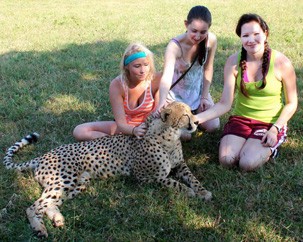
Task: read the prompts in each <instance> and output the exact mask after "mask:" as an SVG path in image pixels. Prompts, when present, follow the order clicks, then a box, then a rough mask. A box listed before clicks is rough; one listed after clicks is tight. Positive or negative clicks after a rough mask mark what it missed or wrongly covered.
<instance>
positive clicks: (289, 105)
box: [267, 52, 298, 145]
mask: <svg viewBox="0 0 303 242" xmlns="http://www.w3.org/2000/svg"><path fill="white" fill-rule="evenodd" d="M275 75H276V77H277V78H278V79H279V80H281V81H282V82H283V90H284V96H285V106H284V107H283V109H282V112H281V114H280V116H279V118H278V120H277V121H276V123H275V124H276V125H278V126H280V127H282V126H283V125H285V124H287V122H288V121H289V120H290V118H291V117H292V116H293V115H294V113H295V111H296V109H297V106H298V96H297V84H296V74H295V71H294V68H293V66H292V64H291V62H290V60H289V59H288V58H287V57H286V56H285V55H283V54H282V53H279V52H278V54H277V57H276V61H275ZM269 131H270V133H269V134H268V136H270V137H268V139H267V140H269V142H270V139H271V138H272V139H273V141H272V144H268V145H273V144H275V143H276V140H277V138H276V137H277V132H278V131H277V129H276V128H275V127H274V126H273V127H272V128H270V130H269Z"/></svg>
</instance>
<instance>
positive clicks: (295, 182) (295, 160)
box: [0, 38, 303, 241]
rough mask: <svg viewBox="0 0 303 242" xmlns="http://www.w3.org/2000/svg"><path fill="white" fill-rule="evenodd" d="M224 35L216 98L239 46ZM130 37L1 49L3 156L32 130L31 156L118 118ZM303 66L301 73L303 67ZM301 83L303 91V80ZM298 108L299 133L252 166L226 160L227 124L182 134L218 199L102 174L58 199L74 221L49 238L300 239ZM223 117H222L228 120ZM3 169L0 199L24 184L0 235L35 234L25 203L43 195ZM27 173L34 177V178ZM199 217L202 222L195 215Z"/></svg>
mask: <svg viewBox="0 0 303 242" xmlns="http://www.w3.org/2000/svg"><path fill="white" fill-rule="evenodd" d="M219 43H222V44H221V45H219V46H218V51H217V55H216V61H215V73H214V82H213V86H212V94H213V96H214V98H215V100H216V101H218V100H219V98H220V94H221V91H222V85H223V65H224V62H225V60H226V58H227V57H228V56H229V55H230V54H231V53H233V52H234V51H236V50H237V48H238V47H237V46H235V45H234V44H233V42H232V41H231V40H228V39H220V38H219ZM128 44H129V43H126V42H124V41H113V42H101V41H100V42H97V43H88V44H83V45H75V44H70V45H68V46H65V47H64V48H61V49H58V50H54V51H51V52H9V53H6V54H5V55H2V56H0V66H1V69H0V79H1V84H2V85H1V87H0V90H1V94H2V96H1V98H0V136H1V140H0V144H1V145H0V146H1V157H3V156H4V151H5V149H6V147H8V146H10V145H11V144H12V143H13V142H15V141H16V140H19V139H20V138H21V137H23V136H24V135H25V134H27V133H28V132H31V131H38V132H39V133H41V134H42V139H41V142H40V143H39V144H38V145H37V146H36V148H35V150H30V151H29V152H28V154H27V155H26V157H27V158H29V157H35V156H37V153H40V154H41V153H44V152H46V151H48V150H49V149H50V148H54V147H56V146H58V145H61V144H63V143H68V142H73V141H74V140H73V138H72V136H71V132H72V130H73V128H74V127H75V126H76V125H77V124H79V123H82V122H87V121H92V120H108V119H112V118H113V117H112V114H111V108H110V104H109V97H108V87H109V83H110V81H111V80H112V79H113V78H114V77H115V76H117V75H118V74H119V73H120V71H119V63H120V60H121V57H122V54H123V52H124V50H125V48H126V46H127V45H128ZM165 45H166V43H164V44H160V45H156V46H148V47H149V48H150V49H151V50H152V51H153V52H154V53H155V56H156V59H157V58H159V56H160V57H163V53H164V50H165ZM160 59H161V58H160ZM160 59H159V60H158V61H157V66H158V70H161V64H162V60H160ZM299 75H300V78H301V79H302V70H301V72H300V71H299ZM300 88H301V90H302V84H300ZM300 104H302V100H300ZM301 116H302V110H299V111H298V115H297V116H295V117H294V122H290V123H291V125H292V127H293V129H292V130H293V131H291V133H290V137H291V139H292V138H293V139H296V140H297V141H298V142H297V143H296V142H295V143H290V144H289V145H286V146H285V147H284V148H283V153H282V154H281V157H280V158H279V160H277V161H276V162H274V163H269V164H266V165H265V166H264V167H263V168H261V169H260V170H258V171H257V172H254V173H241V172H239V171H238V170H236V169H235V170H227V169H223V168H222V167H220V166H219V164H218V161H217V157H218V141H219V140H220V133H221V132H220V131H217V132H215V133H213V134H202V135H201V133H197V134H196V135H195V137H194V138H193V140H192V142H189V143H185V144H184V157H185V160H186V161H187V162H188V164H189V166H190V168H191V169H192V171H193V173H194V174H195V175H196V176H197V178H198V179H199V180H201V181H202V182H203V183H204V184H205V187H206V188H207V189H209V190H210V191H212V192H213V194H214V200H213V202H211V203H203V202H200V201H198V200H197V199H192V200H191V199H184V198H183V197H180V196H178V195H176V194H174V193H171V192H170V191H168V190H167V189H161V188H159V187H156V188H154V187H153V186H147V187H146V188H142V187H139V189H138V188H137V187H136V182H135V181H133V180H131V181H130V182H129V181H128V180H126V181H127V182H125V179H124V178H121V179H117V180H114V181H113V180H110V181H109V183H113V184H111V185H109V183H107V182H99V183H98V182H97V184H93V186H92V188H91V189H92V190H90V192H88V193H84V194H83V195H81V196H80V197H78V198H76V199H75V200H73V201H68V202H66V205H64V206H63V207H62V208H61V211H62V212H63V214H64V215H65V216H66V218H67V226H66V227H65V228H64V229H63V230H55V229H52V230H51V232H52V233H54V235H52V239H53V240H56V241H65V240H66V239H70V240H72V239H71V238H74V239H75V240H87V239H88V238H89V239H90V240H92V241H98V240H97V239H96V238H106V239H104V241H123V240H124V241H125V239H126V240H127V239H129V241H133V240H134V239H135V240H137V241H143V240H147V241H197V240H199V239H201V238H202V239H204V240H205V241H207V240H208V241H232V240H238V241H240V240H249V239H248V238H255V239H256V240H262V239H265V240H267V239H276V238H284V239H286V240H287V239H290V240H295V239H298V238H300V236H301V234H300V231H302V229H303V222H302V219H301V216H300V214H302V197H303V194H302V192H301V191H303V189H302V188H303V187H302V186H303V181H302V177H303V176H302V174H303V171H302V155H300V154H302V153H303V150H302V138H301V137H302V129H301V125H300V124H301V123H300V122H299V120H300V117H301ZM225 120H226V116H224V117H223V118H222V121H221V126H223V124H224V123H225ZM22 154H24V153H22ZM22 154H21V156H22ZM289 157H291V158H289ZM300 157H301V160H299V159H300ZM289 161H290V163H289ZM290 164H291V166H290ZM1 173H3V174H4V173H5V175H4V176H2V178H1V179H2V180H1V181H2V182H1V189H0V205H1V207H0V208H3V207H5V206H6V204H7V201H8V200H9V198H10V197H11V195H12V193H21V194H22V197H23V198H24V200H22V201H20V202H19V203H18V206H17V207H16V208H15V209H13V210H11V215H8V217H7V219H6V220H5V221H3V220H2V221H1V226H0V228H1V230H0V232H1V233H0V237H1V238H8V239H12V240H16V241H17V240H18V239H20V238H22V239H23V240H25V239H28V238H30V237H31V238H32V235H31V232H30V230H29V228H28V227H27V220H26V218H25V213H24V209H25V208H26V207H28V206H29V205H30V204H31V203H32V202H33V201H34V200H35V198H37V195H33V194H30V193H28V192H24V191H23V188H24V189H26V184H25V185H24V186H23V187H22V186H21V187H16V186H12V184H13V183H15V182H16V179H20V177H18V176H16V175H13V174H10V173H9V172H7V171H5V169H4V168H1ZM287 177H289V178H291V179H290V180H289V179H287ZM28 179H29V180H27V181H30V183H31V182H32V178H28ZM16 183H18V182H16ZM25 183H26V181H25ZM104 185H105V186H104ZM8 187H9V188H11V189H7V188H8ZM94 189H97V190H98V191H97V192H96V194H94V192H92V191H93V190H94ZM124 190H125V191H124ZM83 208H84V209H85V210H83ZM277 211H278V212H277ZM78 214H79V215H78ZM125 214H126V215H125ZM199 218H200V220H201V221H202V222H201V224H199V222H197V221H199ZM204 219H205V220H204ZM207 220H209V221H207ZM193 223H196V224H193ZM49 227H50V224H49ZM256 231H257V232H256ZM262 231H263V232H262ZM264 231H265V232H264ZM1 234H2V235H3V236H1ZM20 234H21V235H20ZM103 236H105V237H103ZM77 238H80V239H77ZM33 240H34V239H33Z"/></svg>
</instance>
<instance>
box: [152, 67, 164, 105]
mask: <svg viewBox="0 0 303 242" xmlns="http://www.w3.org/2000/svg"><path fill="white" fill-rule="evenodd" d="M161 77H162V73H161V72H157V73H156V74H155V77H154V79H153V81H152V92H153V97H154V100H155V104H154V107H155V108H157V107H158V105H159V86H160V81H161Z"/></svg>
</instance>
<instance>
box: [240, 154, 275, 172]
mask: <svg viewBox="0 0 303 242" xmlns="http://www.w3.org/2000/svg"><path fill="white" fill-rule="evenodd" d="M268 159H269V157H263V156H261V155H260V154H259V155H258V156H251V157H249V156H247V155H242V156H241V157H240V160H239V168H240V169H241V170H243V171H254V170H256V169H257V168H259V167H260V166H262V165H263V164H264V163H265V162H267V161H268Z"/></svg>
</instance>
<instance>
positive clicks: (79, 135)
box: [73, 124, 84, 141]
mask: <svg viewBox="0 0 303 242" xmlns="http://www.w3.org/2000/svg"><path fill="white" fill-rule="evenodd" d="M83 132H84V129H83V127H82V125H81V124H80V125H78V126H76V127H75V128H74V130H73V136H74V138H75V139H76V140H78V141H81V140H82V139H83Z"/></svg>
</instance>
